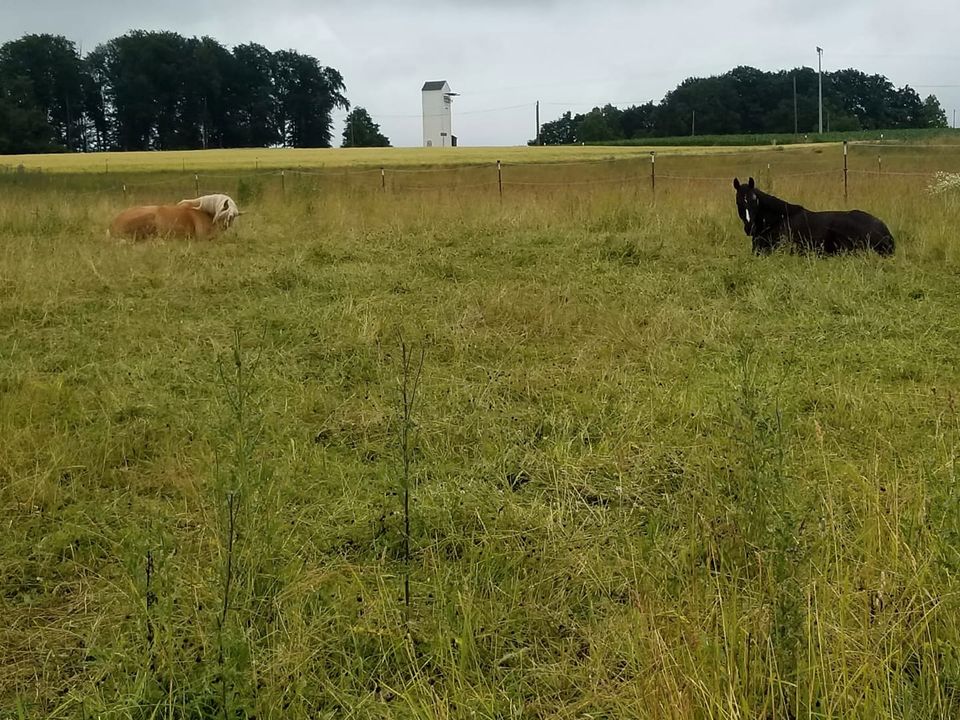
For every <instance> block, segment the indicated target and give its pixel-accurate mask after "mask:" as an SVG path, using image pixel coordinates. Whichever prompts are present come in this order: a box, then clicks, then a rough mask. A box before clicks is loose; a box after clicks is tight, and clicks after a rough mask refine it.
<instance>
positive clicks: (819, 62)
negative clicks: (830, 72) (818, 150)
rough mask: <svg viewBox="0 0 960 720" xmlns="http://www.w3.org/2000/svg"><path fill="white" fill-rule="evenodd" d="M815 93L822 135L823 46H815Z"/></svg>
mask: <svg viewBox="0 0 960 720" xmlns="http://www.w3.org/2000/svg"><path fill="white" fill-rule="evenodd" d="M817 95H818V99H819V104H820V134H821V135H823V48H822V47H820V46H819V45H818V46H817Z"/></svg>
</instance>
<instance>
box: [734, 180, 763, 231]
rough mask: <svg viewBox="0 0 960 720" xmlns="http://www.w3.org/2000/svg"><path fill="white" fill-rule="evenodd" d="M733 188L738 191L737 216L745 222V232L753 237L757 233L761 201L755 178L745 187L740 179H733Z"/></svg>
mask: <svg viewBox="0 0 960 720" xmlns="http://www.w3.org/2000/svg"><path fill="white" fill-rule="evenodd" d="M733 188H734V190H736V191H737V214H738V215H739V216H740V219H741V220H743V231H744V232H745V233H746V234H747V235H749V236H750V237H753V236H754V235H755V234H756V232H757V219H758V215H759V213H760V199H759V198H758V197H757V188H756V185H755V184H754V182H753V178H750V180H748V181H747V184H746V185H744V184H743V183H741V182H740V180H739V178H734V179H733Z"/></svg>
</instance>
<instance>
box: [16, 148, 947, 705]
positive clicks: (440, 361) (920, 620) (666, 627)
mask: <svg viewBox="0 0 960 720" xmlns="http://www.w3.org/2000/svg"><path fill="white" fill-rule="evenodd" d="M588 150H589V149H588ZM534 152H539V149H536V150H535V151H534ZM609 152H611V151H610V150H609V149H603V150H602V153H601V157H606V153H609ZM876 152H877V150H876V148H854V149H853V150H852V153H851V157H850V165H851V169H852V170H853V171H854V172H853V173H852V174H851V187H850V201H849V202H850V205H851V206H857V207H862V208H863V209H866V210H870V211H872V212H874V213H876V214H878V215H879V216H881V217H882V218H883V219H884V220H885V221H886V222H887V223H888V224H889V225H890V227H891V229H892V230H893V232H894V234H895V236H896V238H897V241H898V247H897V254H896V256H895V257H894V258H892V259H889V260H882V259H879V258H877V257H873V256H855V257H842V258H829V259H816V258H809V257H800V256H792V255H788V254H779V255H774V256H772V257H769V258H754V257H752V256H751V255H750V254H749V241H748V239H747V238H745V237H744V236H743V234H742V230H741V227H740V224H739V221H738V219H737V217H736V212H735V210H734V206H733V190H732V188H731V187H730V181H729V178H730V177H732V176H733V175H734V174H737V175H739V176H740V177H746V176H748V175H753V176H755V177H756V178H757V179H758V180H759V181H761V182H762V183H763V185H764V186H765V187H772V189H773V190H774V191H775V192H776V193H778V194H781V195H783V196H785V197H788V198H790V199H795V200H796V201H798V202H802V203H804V204H806V205H807V206H808V207H812V208H822V207H842V206H843V194H842V184H841V180H842V176H841V173H840V172H839V168H840V167H842V164H841V162H842V161H841V159H840V155H839V150H838V149H837V148H836V147H832V148H831V147H829V146H827V147H818V148H790V149H788V150H786V151H779V152H772V151H764V152H761V153H757V152H745V153H742V154H739V155H732V154H724V155H713V156H711V155H703V156H692V155H690V156H685V155H677V156H672V157H670V158H669V159H665V160H664V161H663V162H661V161H658V163H657V170H658V173H660V176H659V177H658V181H657V188H656V197H655V198H654V197H653V195H652V193H651V191H650V187H649V160H648V159H647V158H642V157H641V158H640V159H636V160H629V159H628V160H616V161H610V162H603V163H583V164H575V163H573V162H571V163H570V164H562V165H552V166H536V165H523V164H521V163H520V160H521V156H517V161H516V162H515V163H514V164H512V165H510V166H509V167H508V168H506V169H505V171H504V175H505V178H504V179H505V186H504V196H503V199H502V201H501V200H500V198H499V195H498V192H497V184H496V176H495V170H493V171H492V172H491V169H490V168H489V167H462V168H449V169H447V170H445V171H443V172H440V171H437V170H436V169H435V168H427V169H425V170H424V171H423V172H410V173H400V172H393V173H388V184H387V191H386V192H383V191H381V190H380V185H379V181H380V178H379V175H378V174H377V173H373V174H371V173H363V172H351V171H350V168H349V167H347V168H344V169H342V170H338V171H335V172H331V173H328V174H309V175H308V174H302V175H298V174H293V173H291V175H290V177H288V178H287V179H286V181H285V184H284V185H283V186H282V187H281V185H280V183H279V178H278V177H277V176H276V175H274V174H264V175H258V174H257V173H256V172H248V173H247V174H245V175H242V176H240V177H238V176H236V175H232V176H231V175H230V174H229V173H230V172H231V171H235V170H236V168H237V167H241V166H240V165H237V166H234V165H232V164H231V163H230V162H225V163H224V165H223V166H218V167H214V166H211V167H210V170H209V172H210V175H207V176H203V177H202V178H201V182H202V189H203V190H204V191H213V190H225V191H227V192H230V193H232V194H234V196H235V197H238V199H240V202H241V206H242V209H244V210H247V211H248V214H247V215H244V216H243V217H242V218H241V221H240V223H238V225H237V227H235V228H234V229H233V230H231V231H230V232H229V233H228V234H226V235H224V236H222V237H221V238H219V239H217V240H216V241H213V242H203V243H184V242H172V241H168V242H163V241H156V242H146V243H140V244H128V243H118V242H115V241H112V240H107V239H105V238H104V229H105V225H106V222H107V221H108V220H109V218H110V217H111V215H112V214H113V213H114V212H116V211H118V210H119V209H120V208H121V207H123V206H124V203H130V202H135V201H136V202H139V201H151V202H152V201H172V200H176V199H179V198H180V197H184V196H187V195H190V194H192V189H193V178H192V175H191V174H189V173H183V172H175V171H174V172H170V171H169V170H161V168H160V166H158V167H154V168H148V167H147V166H146V165H145V166H144V168H143V172H139V173H138V172H134V169H133V168H131V169H130V170H125V171H124V173H123V174H122V178H121V176H120V174H119V173H118V174H117V176H116V177H114V176H113V173H112V172H111V175H109V176H107V175H103V174H96V173H92V172H86V173H85V172H81V171H80V169H79V167H75V168H74V170H75V171H76V172H73V173H69V172H64V173H46V172H44V173H25V174H17V173H7V174H0V187H2V192H0V510H2V513H0V614H2V618H3V621H2V622H0V718H4V719H5V718H7V717H10V718H20V717H25V718H33V717H44V718H71V719H72V718H78V719H79V718H93V717H103V718H214V717H230V718H241V717H254V716H256V717H260V718H268V717H270V718H272V717H277V718H280V717H282V718H318V717H320V718H328V717H329V718H340V717H357V718H368V717H373V718H376V717H383V718H388V717H390V718H393V717H397V718H436V717H439V718H461V717H464V718H466V717H476V718H512V717H516V718H520V717H523V718H527V717H552V718H571V719H572V718H587V717H593V718H601V717H605V718H623V717H637V718H744V717H749V718H755V717H757V718H759V717H769V718H785V717H798V718H799V717H803V718H850V717H857V718H888V717H897V718H918V719H919V718H932V717H939V718H950V717H956V716H957V715H958V713H960V612H958V611H960V595H958V592H960V583H958V580H957V574H958V572H960V554H958V547H960V507H958V500H960V489H958V484H957V481H958V478H957V468H956V456H957V449H958V442H960V410H958V407H957V402H958V396H960V365H958V362H957V359H958V353H960V321H958V317H960V294H958V291H957V287H958V280H960V246H958V243H957V228H958V225H960V198H958V197H956V196H931V195H930V194H928V193H927V192H926V191H925V185H926V182H927V181H926V179H925V178H923V177H920V176H914V175H899V174H896V173H913V172H916V173H923V172H928V171H932V170H935V169H953V170H957V169H960V149H958V150H952V149H949V148H948V149H944V148H919V147H912V148H897V149H896V150H890V151H887V150H886V149H884V150H883V151H882V152H883V155H882V157H883V164H882V170H883V172H884V174H883V175H880V174H879V173H877V172H874V171H875V170H876V169H877V161H876ZM497 154H498V155H499V154H500V153H497ZM157 157H158V158H160V160H161V161H163V157H162V156H160V155H158V156H157ZM409 157H410V163H411V164H420V163H425V162H430V163H433V162H434V158H435V157H436V156H435V155H434V153H430V154H429V156H427V155H426V154H422V155H420V154H416V153H412V152H411V154H410V156H409ZM424 157H429V158H430V160H429V161H425V160H424V159H423V158H424ZM503 157H504V159H506V157H507V156H506V155H505V154H504V155H503ZM522 157H527V158H529V157H532V156H531V155H529V154H524V155H523V156H522ZM487 159H489V158H487ZM577 159H578V160H579V159H583V157H582V156H579V155H578V156H577ZM42 160H43V162H46V160H47V158H43V159H42ZM68 160H70V159H69V158H67V159H65V160H64V162H67V161H68ZM72 161H73V162H78V161H77V160H72ZM38 162H39V160H38ZM379 162H380V161H378V162H377V164H379ZM161 164H162V162H161ZM397 164H400V163H399V162H398V163H397ZM768 164H769V168H768ZM175 165H176V163H175V162H174V164H173V167H174V170H176V168H175ZM167 167H168V168H169V167H170V166H167ZM242 167H245V168H249V162H246V164H244V165H242ZM410 169H412V168H410ZM216 171H220V174H219V176H215V175H216ZM828 172H829V173H830V174H814V173H828ZM120 180H122V181H123V182H124V183H125V184H126V185H127V194H126V196H124V194H122V193H121V192H120V191H119V189H118V187H117V185H118V182H119V181H120ZM400 336H402V337H403V338H404V342H405V343H407V344H408V345H409V346H411V347H412V348H414V357H415V358H416V357H417V354H416V349H417V348H420V347H422V348H424V350H425V359H424V363H423V371H422V377H421V380H420V384H419V388H418V393H417V396H416V397H417V400H416V404H415V406H414V407H413V413H412V419H413V423H414V425H413V426H410V425H406V426H405V425H404V423H403V421H402V408H401V403H400V399H399V398H400V389H399V386H400V384H401V382H402V376H403V372H402V352H401V348H400V342H399V339H398V338H399V337H400ZM238 337H239V339H238ZM408 379H410V378H409V377H408ZM405 427H406V428H407V429H408V430H411V429H412V430H414V431H415V435H414V440H415V442H414V444H413V447H412V449H411V451H410V453H409V454H408V460H409V467H410V484H409V487H410V489H411V514H410V535H409V538H410V547H411V557H410V560H409V562H407V561H406V560H405V556H404V538H405V530H404V517H403V513H402V497H403V488H404V479H403V478H404V476H403V472H402V468H403V462H402V457H401V450H400V448H401V438H402V436H403V432H404V428H405ZM405 575H408V577H409V587H410V596H411V602H410V606H409V608H406V607H405V605H404V601H403V597H404V576H405Z"/></svg>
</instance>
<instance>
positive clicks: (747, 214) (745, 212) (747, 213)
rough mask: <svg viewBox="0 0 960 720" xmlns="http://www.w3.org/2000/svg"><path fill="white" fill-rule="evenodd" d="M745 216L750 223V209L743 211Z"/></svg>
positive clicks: (746, 208)
mask: <svg viewBox="0 0 960 720" xmlns="http://www.w3.org/2000/svg"><path fill="white" fill-rule="evenodd" d="M743 214H744V215H746V216H747V222H750V208H748V207H745V208H744V209H743Z"/></svg>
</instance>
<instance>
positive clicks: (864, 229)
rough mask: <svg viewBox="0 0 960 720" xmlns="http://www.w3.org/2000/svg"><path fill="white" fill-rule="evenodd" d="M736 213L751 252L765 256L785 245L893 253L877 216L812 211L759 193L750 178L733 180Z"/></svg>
mask: <svg viewBox="0 0 960 720" xmlns="http://www.w3.org/2000/svg"><path fill="white" fill-rule="evenodd" d="M733 187H734V189H735V190H736V191H737V213H738V214H739V215H740V219H741V220H742V221H743V231H744V232H745V233H746V234H747V235H749V236H750V237H751V238H752V239H753V252H754V253H755V254H757V255H765V254H767V253H770V252H773V250H775V249H776V248H777V247H779V246H781V245H783V244H785V243H786V244H787V245H788V246H789V247H790V248H791V249H796V250H799V251H800V252H813V253H817V254H822V255H838V254H840V253H847V252H854V251H857V250H873V251H875V252H877V253H879V254H880V255H893V248H894V242H893V235H891V234H890V230H889V229H887V226H886V225H884V224H883V221H881V220H880V219H879V218H875V217H874V216H873V215H870V214H869V213H865V212H863V211H861V210H846V211H830V212H814V211H812V210H807V209H806V208H803V207H801V206H800V205H794V204H793V203H788V202H787V201H786V200H781V199H780V198H778V197H774V196H773V195H768V194H767V193H764V192H760V191H759V190H757V188H756V185H755V184H754V182H753V178H750V180H749V181H748V182H747V183H746V184H744V183H741V182H740V180H739V179H737V178H734V179H733Z"/></svg>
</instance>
